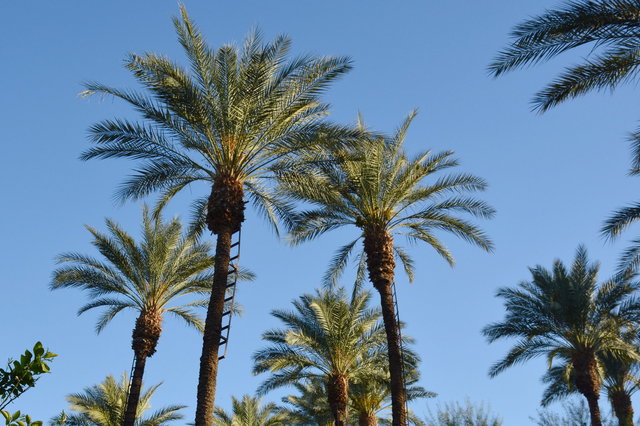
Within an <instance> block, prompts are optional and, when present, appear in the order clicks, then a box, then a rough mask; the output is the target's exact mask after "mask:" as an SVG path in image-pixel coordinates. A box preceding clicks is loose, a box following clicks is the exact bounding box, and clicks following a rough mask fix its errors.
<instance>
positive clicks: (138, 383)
mask: <svg viewBox="0 0 640 426" xmlns="http://www.w3.org/2000/svg"><path fill="white" fill-rule="evenodd" d="M146 363H147V357H146V356H138V355H136V360H135V364H134V367H133V376H132V377H131V384H130V385H129V386H130V387H129V395H128V396H127V408H126V410H125V412H124V420H123V422H122V426H133V425H134V424H135V422H136V412H137V411H138V402H139V400H140V391H141V389H142V376H143V375H144V366H145V364H146Z"/></svg>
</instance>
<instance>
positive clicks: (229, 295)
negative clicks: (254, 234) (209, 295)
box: [218, 230, 242, 360]
mask: <svg viewBox="0 0 640 426" xmlns="http://www.w3.org/2000/svg"><path fill="white" fill-rule="evenodd" d="M241 235H242V231H241V230H240V231H238V232H237V236H238V239H237V240H236V242H235V243H233V244H231V247H230V249H231V251H233V250H234V249H235V255H233V256H231V258H230V259H229V275H228V278H227V287H226V290H225V296H226V297H225V299H224V305H225V308H226V309H227V310H226V311H224V312H223V313H222V321H223V324H225V323H224V321H225V319H226V321H227V322H226V324H225V325H224V326H223V327H222V328H221V329H220V347H222V346H224V351H223V352H222V355H220V349H219V348H218V360H222V359H225V357H226V356H227V349H228V347H229V332H230V331H231V319H232V317H233V310H234V308H235V305H234V303H235V298H236V287H237V284H238V275H239V273H240V269H239V268H240V237H241ZM232 238H233V237H232Z"/></svg>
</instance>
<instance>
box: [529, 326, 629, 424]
mask: <svg viewBox="0 0 640 426" xmlns="http://www.w3.org/2000/svg"><path fill="white" fill-rule="evenodd" d="M636 335H637V330H636V329H630V330H626V331H624V332H622V337H623V339H624V340H625V341H627V342H628V343H629V344H630V345H632V346H634V347H635V351H636V353H638V347H637V343H634V339H637V337H636ZM601 364H602V369H601V374H602V387H603V388H604V390H605V392H606V394H607V398H608V399H609V402H610V403H611V408H612V411H613V413H614V414H615V416H616V418H617V419H618V424H619V425H620V426H633V405H632V403H631V396H632V395H633V394H634V393H635V392H637V391H638V388H639V386H640V377H639V376H638V373H639V372H640V364H639V363H638V360H637V359H631V358H617V357H612V356H603V357H602V359H601ZM542 381H543V382H544V383H548V386H547V389H546V390H545V392H544V396H543V399H542V405H543V406H546V405H547V404H549V403H550V402H552V401H556V400H559V399H563V398H565V397H567V396H569V395H571V394H573V393H575V392H578V390H577V388H576V385H575V373H574V371H573V368H572V365H571V364H567V363H565V364H563V365H557V366H554V367H552V368H551V369H549V370H548V371H547V373H546V374H545V376H544V377H543V380H542Z"/></svg>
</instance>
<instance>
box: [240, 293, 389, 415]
mask: <svg viewBox="0 0 640 426" xmlns="http://www.w3.org/2000/svg"><path fill="white" fill-rule="evenodd" d="M369 299H370V295H369V294H368V293H366V292H361V293H356V294H354V295H353V297H352V298H351V300H347V298H346V296H345V292H344V289H339V290H338V291H332V290H323V291H317V292H316V294H315V295H309V294H305V295H303V296H301V297H300V298H299V299H297V300H294V301H293V306H294V311H292V312H290V311H284V310H274V311H273V312H272V315H273V316H274V317H276V318H278V319H279V320H281V321H282V322H283V323H284V325H285V327H286V328H284V329H275V330H269V331H267V332H265V333H264V334H263V335H262V339H263V340H265V341H267V342H269V343H270V344H271V345H270V346H268V347H266V348H263V349H260V350H259V351H258V352H256V353H255V354H254V361H255V367H254V370H253V371H254V373H256V374H258V373H264V372H270V373H271V377H269V378H268V379H267V380H265V382H264V383H262V385H260V387H259V388H258V393H262V394H264V393H266V392H268V391H270V390H272V389H275V388H277V387H281V386H287V385H291V384H295V383H298V382H300V381H308V380H318V381H320V382H322V383H324V387H325V389H326V398H327V402H328V405H329V408H330V410H331V414H332V415H333V418H334V422H335V424H336V425H346V424H348V419H349V413H348V404H349V386H350V385H351V384H352V383H354V382H358V381H359V380H367V378H368V377H369V375H370V374H371V372H372V371H376V368H377V366H378V365H379V364H380V358H381V357H383V356H384V352H385V345H384V343H385V338H384V329H383V327H382V324H381V323H380V312H379V311H378V310H375V309H373V310H372V309H369V308H368V306H367V305H368V302H369Z"/></svg>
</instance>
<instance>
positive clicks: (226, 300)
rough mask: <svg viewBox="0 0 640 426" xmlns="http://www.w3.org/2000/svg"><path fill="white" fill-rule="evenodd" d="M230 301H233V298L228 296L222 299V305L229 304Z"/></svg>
mask: <svg viewBox="0 0 640 426" xmlns="http://www.w3.org/2000/svg"><path fill="white" fill-rule="evenodd" d="M232 300H233V296H229V297H227V298H226V299H224V303H227V302H231V301H232Z"/></svg>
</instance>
